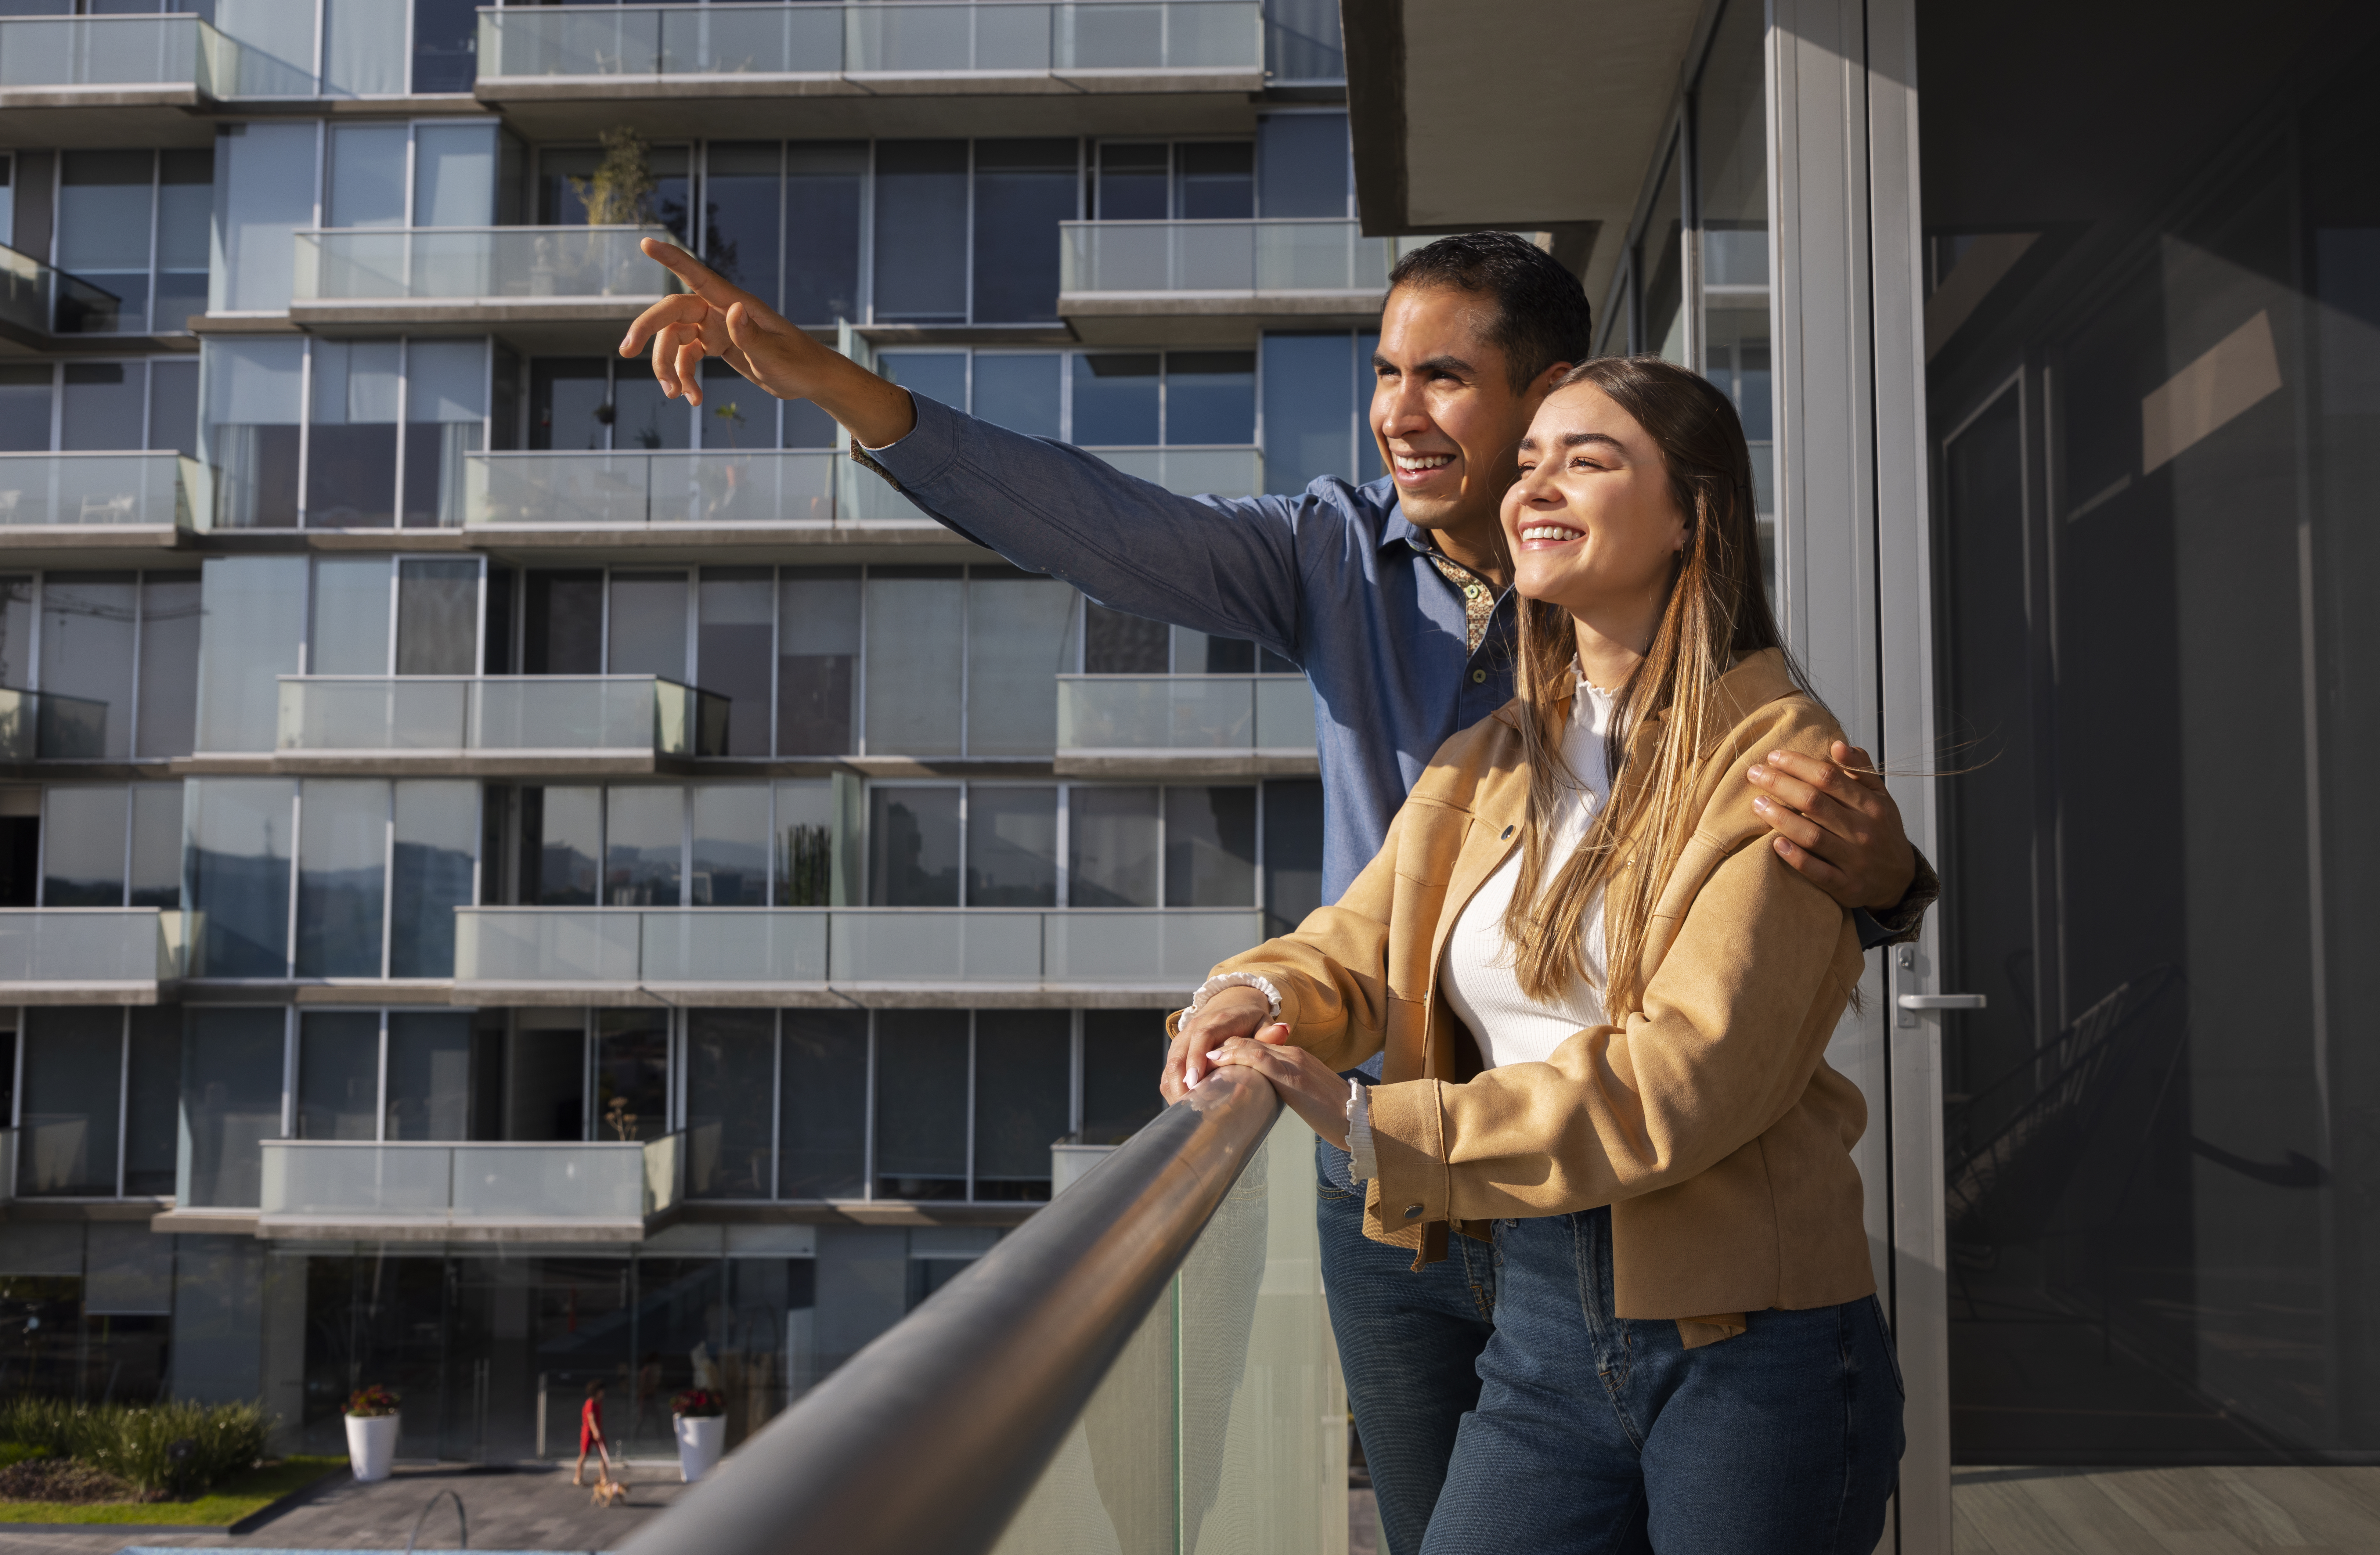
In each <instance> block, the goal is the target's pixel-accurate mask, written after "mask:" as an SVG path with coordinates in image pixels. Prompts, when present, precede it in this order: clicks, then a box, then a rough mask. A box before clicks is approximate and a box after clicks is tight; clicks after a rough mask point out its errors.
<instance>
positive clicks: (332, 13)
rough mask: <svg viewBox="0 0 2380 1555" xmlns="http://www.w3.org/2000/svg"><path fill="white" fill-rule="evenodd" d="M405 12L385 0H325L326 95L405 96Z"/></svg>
mask: <svg viewBox="0 0 2380 1555" xmlns="http://www.w3.org/2000/svg"><path fill="white" fill-rule="evenodd" d="M406 55H407V48H406V40H405V9H404V7H403V6H389V5H383V4H382V3H381V0H322V89H323V90H324V91H332V92H336V93H338V94H339V95H341V96H343V97H345V96H354V97H395V96H398V95H400V94H402V93H403V92H404V91H405V65H406Z"/></svg>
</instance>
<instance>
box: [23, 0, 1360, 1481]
mask: <svg viewBox="0 0 2380 1555" xmlns="http://www.w3.org/2000/svg"><path fill="white" fill-rule="evenodd" d="M29 8H30V7H29ZM82 11H89V12H93V13H97V12H99V11H100V8H99V7H97V6H89V7H79V6H75V5H73V4H71V3H69V0H59V4H58V5H57V6H55V14H53V15H39V16H19V15H12V16H10V17H8V18H0V146H5V147H6V148H8V152H7V155H6V159H5V166H6V186H5V191H4V192H5V195H6V202H5V204H0V235H5V237H6V239H7V249H6V252H5V253H0V268H5V269H6V271H7V273H8V275H9V278H10V286H9V288H8V291H7V295H6V298H5V300H0V353H5V359H0V762H5V764H6V773H5V774H4V775H0V984H5V985H6V986H5V988H0V1004H5V1007H6V1011H7V1014H6V1025H7V1027H8V1028H9V1029H8V1030H7V1032H6V1035H0V1086H5V1087H6V1093H5V1099H0V1123H5V1124H7V1125H8V1128H9V1132H8V1134H7V1135H6V1148H5V1150H0V1172H5V1173H6V1177H5V1178H0V1182H5V1184H6V1200H5V1204H0V1215H5V1219H0V1389H16V1388H30V1389H36V1390H40V1391H50V1392H55V1393H60V1394H65V1395H68V1396H74V1397H79V1398H86V1399H94V1400H97V1399H113V1400H118V1401H126V1400H132V1401H138V1400H143V1399H150V1398H155V1397H159V1396H162V1395H165V1394H174V1395H184V1396H193V1397H200V1398H229V1397H258V1396H261V1397H262V1398H264V1399H265V1401H266V1403H268V1405H269V1406H270V1407H272V1408H273V1410H274V1411H276V1412H277V1413H278V1414H279V1415H281V1416H282V1417H283V1420H284V1422H285V1440H286V1441H287V1442H288V1443H289V1444H290V1445H293V1446H294V1445H298V1444H305V1445H310V1446H314V1447H329V1446H331V1445H332V1444H333V1443H334V1442H335V1440H337V1431H338V1423H337V1414H338V1410H339V1407H340V1404H341V1402H342V1401H343V1399H344V1397H345V1395H346V1392H347V1391H349V1390H350V1389H352V1388H353V1387H356V1386H358V1385H360V1384H363V1383H367V1382H382V1383H386V1384H388V1385H390V1386H392V1387H395V1389H397V1390H398V1391H400V1392H401V1393H403V1394H404V1395H405V1396H406V1399H407V1407H406V1411H405V1433H406V1435H405V1440H404V1441H403V1442H402V1444H401V1446H400V1451H401V1452H404V1453H406V1454H407V1455H422V1456H429V1455H437V1456H444V1457H459V1458H491V1459H501V1458H514V1457H521V1456H529V1455H535V1454H538V1453H558V1452H562V1451H563V1449H564V1440H563V1439H564V1437H565V1434H566V1433H565V1427H566V1425H567V1423H568V1422H569V1420H570V1418H571V1416H572V1411H573V1410H574V1409H575V1407H576V1404H575V1402H574V1401H575V1400H576V1399H577V1397H578V1396H579V1395H580V1394H581V1392H582V1391H583V1387H584V1384H585V1382H587V1381H588V1380H589V1379H594V1378H598V1377H601V1378H604V1379H608V1380H609V1381H610V1383H611V1384H612V1399H613V1414H614V1415H616V1416H619V1419H618V1421H617V1426H618V1427H619V1434H620V1435H621V1436H623V1437H624V1439H625V1442H626V1444H627V1446H628V1448H629V1450H630V1451H643V1450H648V1449H658V1448H659V1447H660V1446H661V1445H662V1443H664V1442H665V1441H666V1439H667V1434H668V1417H667V1415H668V1411H667V1399H668V1396H669V1394H670V1393H671V1392H673V1391H675V1390H677V1389H679V1388H683V1387H686V1386H690V1385H695V1384H698V1383H699V1384H703V1385H708V1386H712V1387H715V1388H718V1389H720V1390H721V1391H723V1392H725V1393H726V1395H727V1396H728V1399H729V1406H730V1422H731V1423H730V1437H731V1440H739V1439H740V1438H741V1437H742V1435H744V1434H745V1433H747V1432H748V1431H749V1430H750V1429H752V1428H753V1427H756V1426H758V1425H759V1423H760V1422H761V1421H763V1420H765V1419H766V1418H768V1417H769V1416H770V1415H772V1414H773V1413H774V1412H776V1411H777V1410H778V1409H781V1408H782V1407H783V1404H784V1403H785V1402H786V1401H787V1400H788V1399H789V1398H791V1397H793V1396H795V1395H797V1394H798V1393H799V1392H800V1391H802V1390H803V1389H804V1388H806V1387H807V1385H808V1384H809V1383H810V1382H812V1381H814V1380H815V1379H817V1378H818V1377H819V1376H820V1375H822V1374H823V1373H824V1372H825V1371H827V1370H828V1369H831V1368H832V1367H833V1366H834V1365H836V1364H837V1363H838V1362H839V1361H840V1360H841V1359H842V1358H844V1356H847V1355H850V1354H851V1353H852V1352H853V1351H855V1350H856V1349H857V1348H858V1347H859V1346H860V1345H862V1344H864V1343H865V1342H867V1341H868V1339H869V1338H871V1337H873V1335H874V1334H876V1333H878V1332H880V1331H881V1330H883V1329H884V1328H885V1327H887V1326H889V1325H890V1324H891V1323H892V1322H893V1321H896V1320H897V1319H898V1318H900V1316H901V1315H902V1314H903V1313H904V1312H905V1311H906V1310H908V1309H909V1308H910V1307H911V1306H914V1305H915V1304H916V1303H917V1301H918V1300H920V1299H922V1298H923V1296H924V1295H926V1294H929V1293H930V1292H931V1291H932V1290H933V1289H935V1288H936V1287H937V1286H938V1285H939V1284H940V1283H941V1282H943V1281H945V1280H947V1279H948V1278H950V1277H951V1276H952V1274H953V1273H954V1272H955V1271H957V1270H961V1269H963V1268H965V1264H966V1262H967V1261H968V1260H969V1259H971V1258H973V1257H977V1256H978V1255H979V1254H980V1253H981V1252H982V1251H983V1250H984V1248H985V1247H987V1246H988V1245H990V1243H991V1242H992V1241H993V1240H994V1239H996V1238H997V1237H998V1236H999V1235H1000V1234H1001V1233H1002V1230H1003V1229H1004V1228H1006V1227H1008V1226H1010V1225H1013V1224H1014V1223H1016V1222H1017V1221H1020V1220H1021V1219H1023V1218H1024V1217H1025V1216H1026V1215H1028V1214H1029V1213H1030V1212H1031V1210H1032V1209H1033V1207H1034V1205H1035V1204H1037V1203H1038V1201H1040V1200H1042V1199H1045V1198H1046V1197H1048V1196H1049V1193H1050V1178H1051V1155H1050V1150H1051V1147H1052V1145H1053V1144H1055V1143H1058V1142H1061V1141H1079V1142H1086V1143H1092V1144H1098V1143H1107V1142H1112V1141H1113V1140H1115V1139H1117V1138H1119V1137H1121V1136H1123V1135H1124V1134H1126V1133H1129V1132H1130V1131H1131V1130H1132V1129H1133V1128H1134V1127H1135V1126H1137V1124H1139V1123H1140V1122H1141V1121H1143V1120H1145V1119H1146V1118H1147V1117H1148V1116H1151V1115H1153V1113H1154V1112H1155V1110H1156V1106H1157V1097H1156V1094H1155V1087H1154V1072H1155V1066H1156V1063H1157V1060H1158V1057H1159V1055H1160V1051H1161V1048H1160V1032H1159V1022H1160V1018H1161V1014H1162V1011H1163V1010H1164V1009H1165V1008H1167V1007H1168V1006H1169V1004H1170V1003H1172V1002H1178V1001H1179V999H1180V998H1181V996H1182V994H1183V992H1184V990H1185V989H1186V988H1187V987H1189V986H1192V985H1193V984H1195V982H1196V978H1198V977H1199V976H1201V975H1203V973H1204V971H1205V969H1206V968H1207V966H1208V965H1210V964H1211V963H1212V962H1213V961H1214V960H1216V959H1218V958H1220V956H1221V955H1223V954H1228V953H1230V952H1231V951H1233V950H1234V949H1236V948H1239V947H1241V946H1243V945H1245V944H1246V943H1248V942H1252V941H1254V940H1255V939H1257V938H1258V937H1260V936H1261V934H1262V933H1263V932H1264V931H1265V929H1266V926H1267V925H1268V924H1278V923H1281V922H1283V921H1288V920H1293V919H1294V918H1295V917H1298V916H1300V915H1301V914H1302V913H1303V912H1304V911H1305V909H1306V908H1308V907H1310V906H1311V905H1314V903H1315V901H1316V898H1317V893H1318V871H1319V856H1320V855H1319V831H1320V802H1319V793H1318V784H1317V783H1316V780H1315V776H1314V772H1315V763H1314V749H1313V714H1312V706H1311V701H1310V698H1309V695H1308V693H1307V691H1306V690H1305V686H1304V683H1303V681H1302V679H1301V678H1300V677H1299V676H1298V675H1297V674H1295V672H1294V669H1293V666H1291V665H1288V664H1286V663H1284V662H1281V661H1279V660H1278V659H1276V658H1274V657H1273V656H1272V655H1270V654H1269V653H1267V652H1265V651H1264V650H1260V649H1258V648H1257V646H1256V645H1254V644H1252V643H1246V642H1235V641H1225V640H1221V639H1214V638H1207V637H1203V636H1201V635H1199V634H1196V633H1190V632H1186V631H1181V630H1173V629H1169V628H1166V627H1163V626H1157V625H1154V624H1152V623H1148V622H1146V621H1141V620H1137V619H1134V618H1131V617H1127V616H1123V615H1121V614H1118V613H1114V612H1111V611H1109V610H1106V609H1105V608H1103V607H1101V606H1100V605H1099V604H1097V603H1096V602H1093V601H1087V600H1085V599H1083V598H1081V597H1080V596H1079V595H1077V594H1076V593H1075V591H1074V590H1073V589H1070V588H1069V587H1068V586H1066V585H1064V584H1062V583H1058V582H1055V581H1053V580H1051V579H1050V578H1047V577H1037V576H1033V575H1028V574H1026V573H1022V572H1019V571H1017V570H1016V569H1014V568H1013V567H1010V566H1008V565H1004V564H1002V562H1001V561H1000V560H999V558H997V557H996V556H993V555H990V553H986V552H983V551H981V550H979V549H977V548H976V547H974V546H972V545H970V544H968V543H966V542H965V541H963V540H961V539H960V538H959V537H957V536H955V535H953V534H952V533H951V532H950V531H948V530H945V529H943V528H940V527H939V526H937V525H935V524H933V523H932V522H931V521H929V520H928V519H926V518H925V517H924V516H922V515H920V514H918V513H917V512H916V511H915V510H914V509H912V508H909V507H908V506H907V505H906V504H905V503H903V502H902V501H901V500H900V499H899V498H898V497H897V496H895V495H894V494H892V492H890V491H889V490H888V489H886V488H885V487H883V486H882V485H881V484H880V483H879V482H878V481H877V480H875V478H874V477H872V476H870V475H868V474H867V473H865V472H864V471H860V470H858V469H857V468H856V467H855V466H853V465H851V464H850V463H849V461H848V460H847V459H845V458H844V456H842V454H841V452H840V443H841V442H842V437H841V434H840V433H839V432H838V431H836V429H835V428H834V427H833V426H832V424H831V423H829V422H827V421H826V420H825V419H824V418H823V417H822V416H820V415H819V414H818V413H817V412H816V411H815V410H813V409H812V408H811V407H807V406H803V405H793V406H781V405H779V404H778V403H777V402H775V401H773V400H771V399H769V398H768V397H767V396H765V395H760V394H759V393H758V392H757V391H754V390H753V389H751V388H750V386H749V385H747V384H744V383H742V382H741V381H740V380H738V379H735V378H734V376H733V375H732V374H719V373H717V372H716V371H714V373H713V376H712V377H711V379H710V383H709V384H708V387H709V389H710V395H709V398H708V401H707V403H706V405H705V406H704V407H702V408H701V410H700V411H698V412H697V411H693V410H690V409H688V408H687V407H686V406H685V405H684V404H683V403H674V402H669V401H665V400H663V399H662V397H661V396H660V395H659V393H658V391H657V390H656V389H655V387H654V384H653V383H652V380H651V378H650V374H649V372H648V371H646V369H645V368H644V367H643V366H642V365H641V364H639V363H636V362H622V361H620V360H619V359H618V358H617V357H616V354H615V352H614V351H613V346H614V345H615V344H616V342H617V340H618V338H619V335H620V333H621V330H622V328H623V326H624V325H625V322H626V321H627V320H628V319H630V318H632V317H633V316H634V315H635V313H636V312H637V310H639V309H641V308H642V307H643V306H645V305H646V304H647V303H649V302H650V301H651V300H652V299H653V298H655V297H657V296H659V295H660V294H661V292H662V285H663V281H664V279H665V278H664V277H663V275H662V273H661V272H660V271H659V270H658V269H657V268H656V267H654V266H653V265H651V264H650V261H645V260H644V259H643V258H642V257H641V256H640V255H639V254H638V253H637V249H636V244H637V239H638V238H639V237H642V236H644V235H646V234H647V233H649V232H650V233H654V234H658V235H662V236H664V237H668V238H669V239H670V240H672V241H674V242H677V243H680V244H682V245H684V246H686V247H687V248H688V249H692V250H693V251H694V252H696V253H698V254H699V255H701V256H702V257H704V258H705V259H706V260H707V261H709V262H710V263H712V264H714V265H715V266H717V267H719V268H720V269H722V271H724V272H726V273H729V274H730V275H732V276H733V277H735V279H736V280H737V281H738V282H739V283H741V284H743V285H747V286H749V287H751V288H752V289H753V290H755V291H757V292H759V294H761V295H762V296H763V297H765V298H769V299H770V300H771V301H772V302H773V303H774V304H775V305H776V306H778V307H779V308H780V309H781V310H783V312H784V313H785V314H786V315H787V316H788V317H789V318H792V319H794V320H795V322H798V323H801V324H803V325H805V326H807V327H809V328H811V329H812V330H813V331H814V332H816V333H817V334H818V335H819V336H820V338H821V339H824V340H827V341H830V342H832V343H833V344H835V345H836V346H838V348H840V349H843V350H844V351H846V352H847V353H849V354H851V355H853V356H855V357H856V358H862V359H866V360H868V361H871V362H872V363H873V364H874V365H876V366H877V367H879V368H880V370H882V371H886V372H887V373H889V374H890V375H892V377H894V378H896V379H897V380H898V381H900V382H902V383H906V384H909V385H912V386H913V387H915V388H916V389H917V391H918V392H920V393H924V394H929V395H934V396H936V397H938V398H941V399H943V400H946V401H948V402H949V403H952V404H953V405H958V406H962V407H969V408H972V409H973V410H974V411H975V413H977V414H978V415H981V416H985V417H987V418H990V419H993V420H996V421H1000V422H1002V424H1004V425H1008V426H1011V427H1014V428H1016V429H1017V430H1019V431H1026V432H1030V433H1035V434H1038V435H1046V436H1052V437H1059V438H1063V439H1065V440H1067V441H1069V442H1072V443H1077V444H1080V445H1084V446H1087V447H1089V448H1091V449H1093V450H1094V451H1095V452H1096V453H1098V454H1099V456H1101V457H1104V458H1107V459H1109V460H1110V461H1111V462H1112V463H1115V464H1117V465H1119V466H1120V467H1122V468H1126V469H1129V470H1133V471H1135V472H1136V473H1141V474H1144V475H1146V476H1147V477H1148V478H1150V479H1152V480H1159V481H1160V482H1162V483H1164V484H1166V485H1168V486H1170V487H1172V489H1174V490H1177V491H1183V492H1224V493H1227V494H1228V493H1245V492H1256V491H1262V490H1278V489H1282V488H1291V489H1294V488H1295V487H1297V486H1300V485H1303V484H1304V483H1305V481H1307V480H1311V479H1313V478H1314V477H1316V476H1318V475H1323V474H1338V475H1346V476H1351V477H1357V478H1366V477H1368V476H1369V475H1371V474H1373V473H1376V471H1375V469H1374V468H1373V466H1374V464H1375V462H1376V459H1375V456H1374V455H1373V453H1372V451H1371V445H1370V443H1369V439H1368V437H1367V436H1366V435H1365V434H1364V433H1363V431H1362V427H1361V403H1362V399H1363V397H1364V395H1365V394H1366V389H1365V386H1364V383H1363V380H1364V378H1365V376H1366V367H1365V364H1366V361H1367V358H1368V346H1367V345H1366V340H1365V337H1364V332H1366V331H1367V330H1369V329H1370V328H1372V327H1373V325H1374V322H1375V319H1376V314H1377V310H1378V297H1379V293H1380V289H1381V285H1382V283H1383V278H1384V276H1385V274H1386V270H1387V266H1388V264H1389V263H1390V261H1391V260H1392V258H1393V244H1392V243H1391V242H1390V241H1387V240H1382V239H1378V238H1366V237H1362V236H1361V234H1360V233H1359V231H1358V230H1357V226H1356V224H1355V222H1354V202H1353V186H1352V166H1351V161H1350V155H1349V145H1348V132H1347V124H1346V114H1345V102H1344V91H1343V80H1342V78H1343V66H1342V61H1341V55H1340V46H1339V30H1338V23H1337V19H1336V15H1335V9H1334V7H1333V6H1330V5H1327V4H1315V3H1313V0H1271V3H1268V4H1262V5H1260V4H1257V3H1256V0H1126V3H1123V4H1116V5H1101V6H1066V5H1048V4H1008V3H993V0H987V3H983V4H931V5H927V4H903V5H889V4H887V5H879V4H849V5H843V4H794V5H778V6H750V5H737V6H710V5H683V6H652V5H645V6H633V5H632V6H533V7H532V6H501V7H486V8H480V9H476V10H475V9H473V8H471V7H470V6H461V5H455V4H452V3H450V0H411V4H410V5H407V4H402V3H400V4H391V5H357V4H349V3H346V0H217V3H216V4H214V5H213V6H212V7H208V8H205V10H204V11H203V14H134V15H128V14H117V13H116V11H115V9H114V8H110V9H109V10H108V11H107V12H105V13H104V14H79V12H82ZM623 131H626V132H631V133H632V136H633V140H622V139H621V133H620V132H623ZM607 138H608V139H607ZM607 155H608V157H609V160H608V161H607ZM590 216H592V217H595V218H599V219H595V220H592V221H590ZM716 365H717V364H713V367H714V369H715V368H716Z"/></svg>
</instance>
